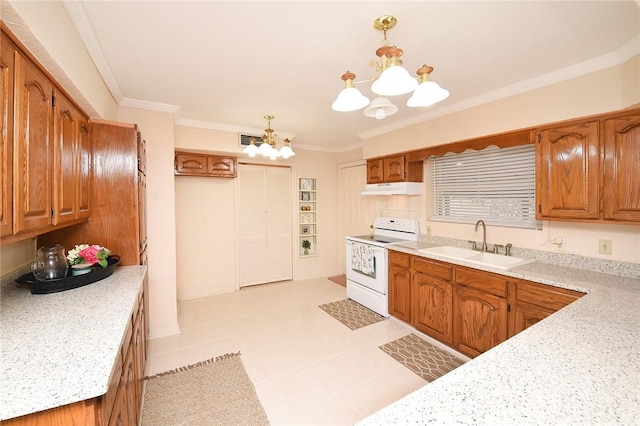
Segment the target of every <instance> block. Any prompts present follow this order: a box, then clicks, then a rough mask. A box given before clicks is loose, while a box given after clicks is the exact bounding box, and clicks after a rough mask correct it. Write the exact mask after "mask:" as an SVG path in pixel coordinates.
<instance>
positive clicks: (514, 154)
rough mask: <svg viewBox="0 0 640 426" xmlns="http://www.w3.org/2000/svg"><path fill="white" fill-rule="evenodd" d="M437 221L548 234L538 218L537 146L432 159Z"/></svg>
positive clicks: (434, 212) (451, 154) (495, 148)
mask: <svg viewBox="0 0 640 426" xmlns="http://www.w3.org/2000/svg"><path fill="white" fill-rule="evenodd" d="M430 162H431V171H432V183H433V210H434V211H433V216H431V220H434V221H443V222H457V223H475V222H476V221H477V220H479V219H482V220H484V221H485V223H487V224H488V225H496V226H507V227H514V228H530V229H542V227H541V223H540V222H539V221H536V217H535V216H536V215H535V145H533V144H530V145H521V146H516V147H510V148H497V147H494V146H490V147H488V148H485V149H483V150H481V151H473V150H467V151H465V152H463V153H461V154H454V153H448V154H445V155H443V156H440V157H432V158H431V159H430Z"/></svg>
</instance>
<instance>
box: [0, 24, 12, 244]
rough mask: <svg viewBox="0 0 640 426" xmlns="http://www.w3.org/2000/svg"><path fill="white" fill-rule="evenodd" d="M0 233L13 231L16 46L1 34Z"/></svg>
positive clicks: (3, 235) (8, 233) (5, 234)
mask: <svg viewBox="0 0 640 426" xmlns="http://www.w3.org/2000/svg"><path fill="white" fill-rule="evenodd" d="M0 45H1V46H2V48H1V49H0V125H1V126H2V131H0V143H1V144H2V145H1V146H0V237H5V236H8V235H11V234H13V82H14V74H15V67H14V52H15V50H16V49H15V46H14V45H13V43H11V42H10V41H9V39H8V38H7V37H6V36H5V34H4V33H1V34H0Z"/></svg>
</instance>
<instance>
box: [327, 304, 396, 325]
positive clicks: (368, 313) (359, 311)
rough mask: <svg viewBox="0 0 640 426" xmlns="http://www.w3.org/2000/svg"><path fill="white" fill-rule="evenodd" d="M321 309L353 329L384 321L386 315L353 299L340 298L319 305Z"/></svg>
mask: <svg viewBox="0 0 640 426" xmlns="http://www.w3.org/2000/svg"><path fill="white" fill-rule="evenodd" d="M319 308H320V309H322V310H323V311H325V312H326V313H328V314H329V315H331V316H332V317H334V318H335V319H337V320H338V321H340V322H341V323H343V324H344V325H346V326H347V327H349V328H350V329H352V330H356V329H358V328H361V327H364V326H366V325H371V324H374V323H376V322H378V321H382V320H383V319H384V317H383V316H382V315H378V314H377V313H375V312H373V311H372V310H370V309H368V308H365V307H364V306H362V305H361V304H359V303H356V302H354V301H353V300H351V299H345V300H338V301H337V302H331V303H326V304H324V305H320V306H319Z"/></svg>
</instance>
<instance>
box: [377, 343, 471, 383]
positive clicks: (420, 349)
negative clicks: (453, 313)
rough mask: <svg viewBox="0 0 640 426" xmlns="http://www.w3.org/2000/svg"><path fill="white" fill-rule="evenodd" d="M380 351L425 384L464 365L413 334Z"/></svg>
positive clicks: (384, 346) (381, 347)
mask: <svg viewBox="0 0 640 426" xmlns="http://www.w3.org/2000/svg"><path fill="white" fill-rule="evenodd" d="M380 349H382V350H383V351H384V352H386V353H387V354H389V355H390V356H391V357H392V358H393V359H395V360H396V361H398V362H400V363H401V364H402V365H404V366H405V367H407V368H408V369H409V370H411V371H413V372H414V373H416V374H417V375H418V376H420V377H422V378H423V379H425V380H426V381H427V382H432V381H434V380H435V379H437V378H438V377H441V376H444V375H445V374H447V373H448V372H449V371H451V370H453V369H455V368H457V367H459V366H461V365H462V364H464V362H463V361H461V360H459V359H458V358H456V357H454V356H452V355H451V354H449V353H448V352H445V351H443V350H442V349H440V348H437V347H435V346H433V345H432V344H431V343H428V342H425V341H424V340H422V339H421V338H419V337H418V336H416V335H415V334H408V335H406V336H404V337H401V338H399V339H397V340H394V341H393V342H389V343H387V344H384V345H382V346H380Z"/></svg>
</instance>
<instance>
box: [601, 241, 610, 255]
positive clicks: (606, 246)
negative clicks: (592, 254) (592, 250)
mask: <svg viewBox="0 0 640 426" xmlns="http://www.w3.org/2000/svg"><path fill="white" fill-rule="evenodd" d="M612 246H613V243H612V242H611V240H603V239H600V240H598V253H600V254H611V253H612V251H613V247H612Z"/></svg>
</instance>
